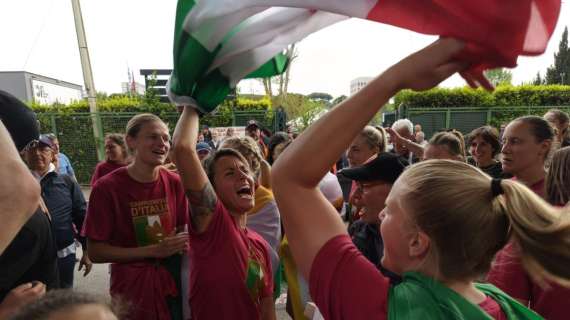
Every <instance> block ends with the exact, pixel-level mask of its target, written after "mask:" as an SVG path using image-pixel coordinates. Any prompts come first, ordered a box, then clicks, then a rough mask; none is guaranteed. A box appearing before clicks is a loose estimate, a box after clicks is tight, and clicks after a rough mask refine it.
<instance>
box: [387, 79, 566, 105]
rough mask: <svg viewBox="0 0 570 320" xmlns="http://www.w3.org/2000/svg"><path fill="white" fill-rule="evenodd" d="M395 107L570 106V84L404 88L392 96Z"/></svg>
mask: <svg viewBox="0 0 570 320" xmlns="http://www.w3.org/2000/svg"><path fill="white" fill-rule="evenodd" d="M394 102H395V105H396V106H399V105H401V104H402V103H403V104H404V105H405V106H406V107H409V108H465V107H469V108H481V107H483V108H488V107H495V106H497V107H506V106H559V105H570V86H562V85H547V86H533V85H523V86H516V87H514V86H501V87H498V88H497V89H496V90H495V91H494V92H487V91H485V90H483V89H477V90H473V89H471V88H468V87H464V88H453V89H447V88H435V89H432V90H428V91H423V92H414V91H411V90H403V91H401V92H400V93H398V94H397V95H396V96H395V97H394Z"/></svg>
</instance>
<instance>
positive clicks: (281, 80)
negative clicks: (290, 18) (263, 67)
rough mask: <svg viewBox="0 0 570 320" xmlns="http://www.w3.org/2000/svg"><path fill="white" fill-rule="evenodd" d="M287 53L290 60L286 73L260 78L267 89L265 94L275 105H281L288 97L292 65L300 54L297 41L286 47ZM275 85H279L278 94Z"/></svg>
mask: <svg viewBox="0 0 570 320" xmlns="http://www.w3.org/2000/svg"><path fill="white" fill-rule="evenodd" d="M285 55H286V56H287V57H288V58H289V62H288V65H287V70H285V72H284V73H282V74H280V75H277V76H274V77H270V78H263V79H260V81H261V83H262V84H263V88H264V90H265V95H266V96H268V97H270V98H271V100H272V101H273V102H274V104H275V105H281V104H282V100H283V99H285V98H286V97H287V92H288V89H289V79H290V72H291V65H292V64H293V61H295V59H296V58H297V56H298V49H297V48H296V44H295V43H293V44H291V45H289V46H288V47H287V49H285ZM273 85H275V86H276V87H277V94H275V92H274V90H273Z"/></svg>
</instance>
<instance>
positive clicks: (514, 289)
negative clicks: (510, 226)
mask: <svg viewBox="0 0 570 320" xmlns="http://www.w3.org/2000/svg"><path fill="white" fill-rule="evenodd" d="M487 281H489V282H490V283H492V284H494V285H495V286H497V287H498V288H500V289H501V290H503V291H505V292H506V293H507V294H508V295H510V296H511V297H513V298H515V299H519V300H522V301H528V307H529V308H531V309H532V310H534V311H535V312H536V313H538V314H540V315H541V316H543V317H544V318H545V319H548V320H562V319H568V310H567V309H566V307H567V306H569V305H570V289H567V288H564V287H561V286H559V285H557V284H554V283H552V284H549V285H550V288H541V287H540V286H539V285H538V284H536V283H535V282H534V281H532V279H531V278H530V276H529V275H528V273H527V272H526V270H525V269H524V268H523V266H522V263H521V260H520V254H519V252H518V249H517V248H516V246H514V245H513V244H512V243H509V244H507V245H506V246H505V247H504V248H503V250H501V251H499V253H497V255H496V256H495V261H494V262H493V267H492V269H491V271H490V272H489V274H488V275H487Z"/></svg>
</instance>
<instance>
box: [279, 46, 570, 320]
mask: <svg viewBox="0 0 570 320" xmlns="http://www.w3.org/2000/svg"><path fill="white" fill-rule="evenodd" d="M462 48H463V45H462V44H461V43H460V42H458V41H455V40H452V39H441V40H438V41H436V42H435V43H434V44H432V45H431V46H429V47H427V48H425V49H423V50H422V51H419V52H418V53H416V54H413V55H411V56H409V57H408V58H406V59H404V60H402V61H401V62H400V63H398V64H396V65H395V66H393V67H391V68H389V69H388V70H387V71H386V72H384V73H383V74H381V75H380V76H378V77H377V78H376V79H374V80H373V81H371V82H370V83H369V84H368V85H367V86H366V87H365V88H363V89H362V90H360V91H359V92H358V93H356V94H355V95H353V96H351V97H350V98H349V99H347V100H345V101H344V102H343V103H341V104H339V105H338V106H337V107H335V108H333V109H332V110H331V111H329V112H328V113H327V114H326V115H324V116H323V117H321V118H320V119H319V120H318V121H317V122H315V123H314V124H313V125H311V127H309V128H308V129H307V130H306V131H305V132H303V134H302V135H301V136H299V138H297V140H295V141H294V142H293V143H292V144H291V145H290V146H289V148H288V149H287V150H285V152H283V154H282V155H281V156H280V158H279V160H278V161H276V162H275V164H274V166H273V172H272V181H273V188H274V189H273V190H274V194H275V199H276V201H277V205H278V206H279V211H280V213H281V216H282V219H283V223H284V226H285V229H286V231H287V235H288V237H289V245H290V248H291V251H292V253H293V257H294V258H295V261H296V263H297V266H298V269H299V270H300V272H301V273H302V274H303V275H304V276H305V277H306V278H307V279H308V282H309V287H310V293H311V297H312V298H313V301H314V302H315V303H316V305H317V307H318V308H319V310H320V312H321V313H322V315H323V317H324V318H325V319H331V320H334V319H351V320H352V319H356V320H358V319H372V318H373V319H391V320H392V319H540V317H539V316H538V315H537V314H536V313H534V312H532V311H531V310H529V309H527V308H526V307H524V306H523V305H521V304H519V303H518V302H517V301H516V300H514V299H513V298H511V297H509V296H508V295H506V294H505V293H504V292H502V291H500V290H498V289H497V288H496V287H494V286H493V285H491V284H476V283H475V282H474V281H475V280H476V279H479V278H480V277H481V276H482V275H483V274H485V273H486V272H488V271H489V268H490V266H491V261H492V260H493V257H494V255H495V254H496V253H497V252H498V251H499V250H500V249H501V248H502V247H503V246H504V245H505V244H506V243H507V242H509V239H511V237H512V238H513V239H515V240H517V241H520V242H521V247H522V248H523V250H525V251H524V253H523V257H524V260H525V261H526V262H528V263H527V265H528V266H529V267H530V268H531V270H538V271H540V272H541V273H545V274H547V275H548V276H549V277H550V278H552V279H554V280H560V281H561V282H562V281H565V280H566V279H570V271H569V270H567V269H564V268H562V267H559V266H564V267H567V266H568V265H570V241H568V239H567V238H568V237H570V225H569V224H568V223H567V222H566V221H564V222H562V220H560V219H561V218H559V212H557V211H556V210H554V209H552V208H551V207H550V206H548V205H547V204H546V203H545V202H544V201H542V200H540V199H539V198H538V197H536V196H535V195H533V194H532V193H531V192H530V191H529V190H528V189H527V188H526V187H524V186H523V185H520V184H516V183H515V182H513V181H506V180H505V181H501V180H492V179H491V178H490V177H489V176H488V175H486V174H485V173H483V172H482V171H481V170H479V169H477V168H475V167H472V166H470V165H468V164H467V163H464V162H459V161H452V160H427V161H424V162H420V163H418V164H416V165H413V166H411V167H409V168H408V169H407V170H405V171H404V172H403V173H402V175H401V176H400V177H399V178H398V180H397V181H396V182H395V183H394V185H393V187H392V189H391V192H390V194H389V196H388V197H387V199H386V207H385V209H384V210H383V211H382V213H381V217H380V218H381V219H382V223H381V226H380V231H381V234H382V238H383V241H384V256H383V258H382V260H381V264H382V266H383V267H384V268H386V269H388V270H390V271H392V272H395V273H397V274H400V275H402V282H401V283H400V284H397V285H391V284H390V281H389V279H388V278H387V277H384V276H383V275H382V274H381V273H379V272H378V269H377V268H376V267H375V266H374V265H372V263H370V262H369V261H368V260H367V259H366V258H365V257H364V256H362V255H361V254H360V253H359V252H358V249H357V248H356V247H355V246H354V244H353V243H352V240H351V238H350V237H349V236H348V234H347V233H346V227H345V225H344V224H343V222H342V221H341V219H340V218H339V217H338V213H337V212H336V210H335V209H334V207H333V206H332V205H331V204H330V203H329V202H327V201H326V199H325V198H324V197H323V196H322V195H321V194H320V192H319V191H318V188H317V185H318V183H319V181H320V180H321V178H322V177H323V176H324V175H325V173H326V172H327V170H328V169H329V168H330V167H331V165H332V164H333V163H334V162H335V161H336V160H337V159H338V157H339V155H340V154H341V152H342V151H343V150H344V149H345V148H346V147H347V145H349V144H350V142H351V141H352V140H353V139H354V137H356V136H357V135H358V133H359V132H360V131H361V130H362V128H363V127H364V126H365V125H366V124H367V123H368V122H369V121H370V119H372V117H373V116H374V115H375V114H376V113H377V112H378V111H379V110H378V109H379V108H378V106H381V105H383V104H384V103H385V102H386V101H387V100H388V99H389V98H390V97H392V96H394V94H396V93H397V92H398V91H399V90H401V89H406V88H410V89H414V90H424V89H428V88H431V87H433V86H435V85H436V84H437V83H439V82H440V81H443V80H444V79H445V78H447V77H448V76H450V75H451V74H453V73H455V72H458V71H459V72H460V71H461V70H463V68H465V67H466V66H464V65H462V64H460V63H457V62H456V61H455V60H454V57H456V55H457V53H458V52H460V51H461V49H462ZM477 82H478V83H480V84H483V85H485V86H486V87H488V86H489V83H488V81H487V79H485V78H484V77H483V76H481V77H478V79H477ZM372 102H373V103H372ZM346 119H350V120H351V121H346ZM331 136H334V137H335V139H330V137H331ZM322 145H327V148H324V149H323V148H319V146H322ZM299 163H302V164H303V165H302V166H299V165H298V164H299ZM292 173H295V174H292ZM520 208H527V209H532V210H534V211H536V219H535V218H528V217H526V216H523V213H524V212H518V211H517V210H519V209H520ZM307 212H310V213H311V214H306V213H307ZM535 220H537V221H535ZM315 225H318V226H319V227H318V228H314V226H315ZM519 239H520V240H519ZM527 250H528V251H527Z"/></svg>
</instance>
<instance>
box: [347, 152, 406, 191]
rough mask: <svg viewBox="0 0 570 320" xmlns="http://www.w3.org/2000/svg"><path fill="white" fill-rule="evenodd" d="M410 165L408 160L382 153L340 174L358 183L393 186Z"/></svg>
mask: <svg viewBox="0 0 570 320" xmlns="http://www.w3.org/2000/svg"><path fill="white" fill-rule="evenodd" d="M408 165H409V163H408V160H406V159H404V158H402V157H400V156H398V155H395V154H393V153H388V152H382V153H380V154H378V155H377V156H376V158H374V159H372V160H370V161H369V162H367V163H365V164H363V165H361V166H357V167H354V168H348V169H343V170H341V171H339V174H341V175H343V176H345V177H347V178H349V179H351V180H356V181H383V182H387V183H390V184H393V183H394V182H396V180H397V179H398V177H399V176H400V174H402V172H404V169H405V168H406V167H407V166H408Z"/></svg>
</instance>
